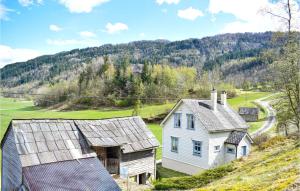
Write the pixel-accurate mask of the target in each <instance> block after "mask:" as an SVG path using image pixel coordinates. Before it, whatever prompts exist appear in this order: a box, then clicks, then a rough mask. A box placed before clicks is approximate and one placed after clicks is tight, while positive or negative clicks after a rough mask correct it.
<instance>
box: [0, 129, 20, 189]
mask: <svg viewBox="0 0 300 191" xmlns="http://www.w3.org/2000/svg"><path fill="white" fill-rule="evenodd" d="M1 183H2V186H1V188H2V191H7V190H13V189H16V188H19V187H20V186H21V184H22V166H21V161H20V158H19V155H18V151H17V147H16V144H15V139H14V135H13V131H12V129H10V130H9V132H8V134H7V137H6V140H5V143H4V144H3V148H2V179H1Z"/></svg>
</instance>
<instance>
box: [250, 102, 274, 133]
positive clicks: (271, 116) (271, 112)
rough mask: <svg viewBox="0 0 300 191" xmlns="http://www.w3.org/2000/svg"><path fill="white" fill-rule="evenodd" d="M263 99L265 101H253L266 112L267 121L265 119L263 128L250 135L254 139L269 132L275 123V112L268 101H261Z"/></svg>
mask: <svg viewBox="0 0 300 191" xmlns="http://www.w3.org/2000/svg"><path fill="white" fill-rule="evenodd" d="M263 99H265V98H261V99H258V100H255V102H256V103H257V104H259V105H261V106H262V107H263V108H265V109H266V110H267V113H268V116H267V118H268V119H267V121H265V123H264V124H263V126H262V127H261V128H260V129H258V130H256V131H254V132H252V133H251V137H256V136H258V135H260V134H262V133H264V132H266V131H268V130H270V129H271V128H272V127H273V125H275V123H276V112H275V110H274V109H273V108H272V106H271V105H270V104H269V101H263Z"/></svg>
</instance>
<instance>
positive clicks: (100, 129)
mask: <svg viewBox="0 0 300 191" xmlns="http://www.w3.org/2000/svg"><path fill="white" fill-rule="evenodd" d="M75 123H76V125H77V126H78V128H79V129H80V130H81V132H82V134H83V135H84V136H85V137H86V139H87V141H88V143H89V144H90V145H91V146H101V147H110V146H121V150H122V152H123V153H131V152H135V151H141V150H146V149H149V148H154V147H158V146H159V142H158V141H157V139H156V138H155V136H154V135H153V133H152V132H151V131H150V130H149V129H148V128H147V126H146V124H145V123H144V121H143V120H142V119H141V118H140V117H126V118H113V119H104V120H75Z"/></svg>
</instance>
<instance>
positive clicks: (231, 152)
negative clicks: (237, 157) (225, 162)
mask: <svg viewBox="0 0 300 191" xmlns="http://www.w3.org/2000/svg"><path fill="white" fill-rule="evenodd" d="M227 153H230V154H234V153H235V149H234V148H232V147H227Z"/></svg>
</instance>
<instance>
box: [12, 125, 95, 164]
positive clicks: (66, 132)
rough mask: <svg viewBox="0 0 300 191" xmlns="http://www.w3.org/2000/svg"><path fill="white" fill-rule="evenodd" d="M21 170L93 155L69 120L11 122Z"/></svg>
mask: <svg viewBox="0 0 300 191" xmlns="http://www.w3.org/2000/svg"><path fill="white" fill-rule="evenodd" d="M12 127H13V128H12V130H13V132H14V137H15V141H16V146H17V150H18V154H19V156H20V159H21V163H22V166H23V167H26V166H33V165H39V164H46V163H53V162H57V161H62V160H74V159H80V158H88V157H93V156H96V153H95V152H93V151H92V150H91V149H90V148H89V146H88V144H87V142H86V141H85V139H84V138H83V136H82V135H80V133H79V131H78V129H77V128H76V126H75V124H74V122H73V121H70V120H13V121H12Z"/></svg>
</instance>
